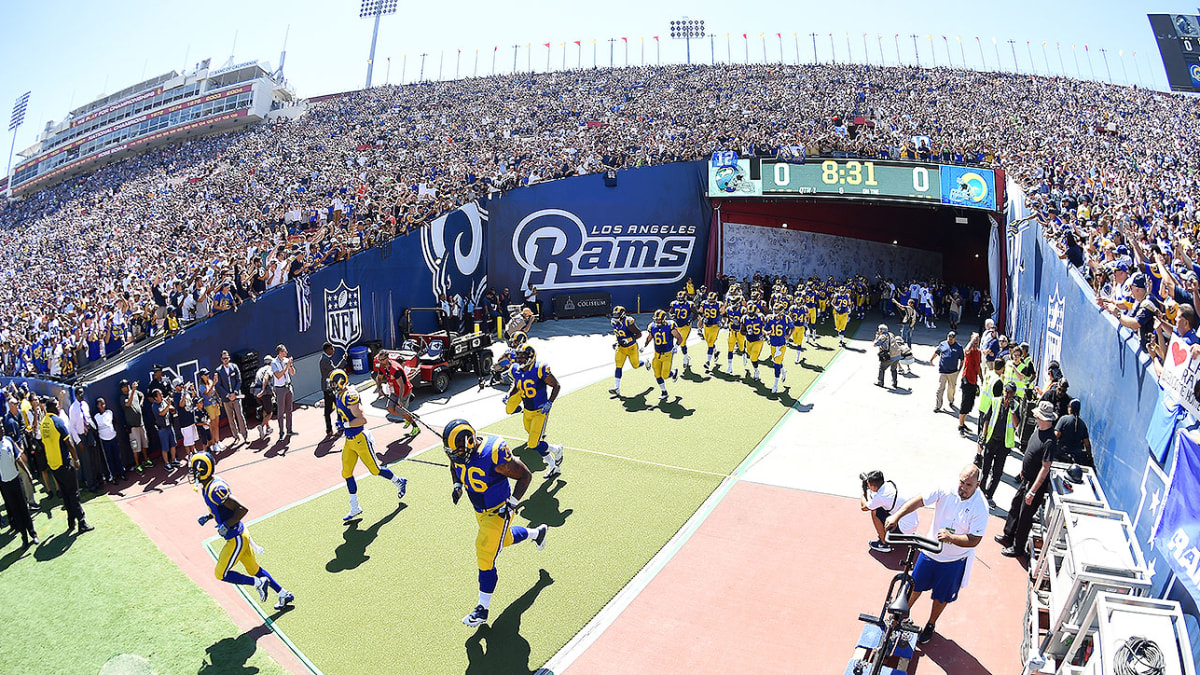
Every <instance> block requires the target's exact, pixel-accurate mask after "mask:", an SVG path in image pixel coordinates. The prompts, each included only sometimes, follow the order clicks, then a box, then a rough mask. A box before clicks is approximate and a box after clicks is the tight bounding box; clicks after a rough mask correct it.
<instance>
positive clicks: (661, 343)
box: [643, 309, 683, 401]
mask: <svg viewBox="0 0 1200 675" xmlns="http://www.w3.org/2000/svg"><path fill="white" fill-rule="evenodd" d="M646 332H647V333H648V334H647V335H646V343H645V345H643V346H649V344H650V343H651V342H653V343H654V358H652V359H651V360H650V369H651V371H652V372H653V373H654V381H655V382H657V383H658V388H659V389H661V390H662V393H661V394H659V396H658V400H660V401H665V400H667V396H668V394H667V385H666V382H665V380H666V379H667V378H668V377H669V378H671V381H672V382H675V381H677V380H678V379H679V371H678V370H675V369H674V368H672V367H671V365H672V361H673V360H674V357H675V349H676V346H677V345H681V344H683V335H682V334H680V332H679V328H678V327H677V326H676V325H675V322H674V321H671V320H670V319H668V318H667V311H666V310H665V309H660V310H658V311H656V312H655V313H654V323H652V324H651V325H650V329H649V330H647V331H646Z"/></svg>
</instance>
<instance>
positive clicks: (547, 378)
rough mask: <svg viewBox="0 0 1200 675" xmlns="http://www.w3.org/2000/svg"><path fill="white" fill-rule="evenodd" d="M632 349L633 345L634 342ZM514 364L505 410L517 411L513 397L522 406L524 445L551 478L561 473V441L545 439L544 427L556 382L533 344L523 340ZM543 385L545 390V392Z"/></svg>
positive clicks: (556, 386)
mask: <svg viewBox="0 0 1200 675" xmlns="http://www.w3.org/2000/svg"><path fill="white" fill-rule="evenodd" d="M634 350H635V351H636V350H637V345H636V344H634ZM516 359H517V362H516V364H514V365H513V367H512V378H513V388H512V389H511V390H509V392H508V399H507V400H508V403H507V404H506V409H507V410H508V412H509V413H510V414H511V413H514V412H516V411H517V406H516V405H514V404H515V402H516V401H517V399H519V400H520V404H521V407H523V408H524V409H525V410H524V412H523V413H522V417H523V418H524V422H525V431H526V432H528V433H529V440H528V441H526V444H525V447H528V448H533V449H534V450H537V453H538V454H539V455H541V456H542V459H543V460H545V461H546V473H545V478H546V479H550V478H554V477H555V476H557V475H558V474H560V473H562V461H563V451H562V446H561V445H557V444H555V445H551V444H549V443H547V442H546V427H547V425H548V424H549V423H550V406H552V405H553V404H554V399H556V398H558V391H559V389H560V386H559V384H558V380H557V379H555V377H554V375H553V374H552V373H551V372H550V366H548V365H546V364H544V363H540V362H539V361H538V360H537V352H536V351H534V349H533V345H531V344H525V345H523V346H522V347H521V348H520V349H518V350H517V353H516ZM547 387H548V388H549V391H548V392H547V390H546V389H547Z"/></svg>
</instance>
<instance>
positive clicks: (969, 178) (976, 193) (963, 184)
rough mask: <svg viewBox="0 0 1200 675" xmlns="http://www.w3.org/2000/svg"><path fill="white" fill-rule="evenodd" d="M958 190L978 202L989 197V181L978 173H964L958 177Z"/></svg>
mask: <svg viewBox="0 0 1200 675" xmlns="http://www.w3.org/2000/svg"><path fill="white" fill-rule="evenodd" d="M958 190H959V191H960V192H961V193H962V194H963V195H965V196H966V197H967V198H968V199H970V200H971V201H973V202H975V203H976V204H978V203H980V202H982V201H983V200H985V199H987V196H988V186H987V181H985V180H984V179H983V176H980V175H979V174H977V173H964V174H963V175H962V176H960V177H959V179H958Z"/></svg>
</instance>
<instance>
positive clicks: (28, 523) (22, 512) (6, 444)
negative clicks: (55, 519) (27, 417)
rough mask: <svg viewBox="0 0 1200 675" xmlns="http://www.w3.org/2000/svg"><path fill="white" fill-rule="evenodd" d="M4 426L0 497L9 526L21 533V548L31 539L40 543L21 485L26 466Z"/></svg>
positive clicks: (0, 451) (1, 449) (26, 545)
mask: <svg viewBox="0 0 1200 675" xmlns="http://www.w3.org/2000/svg"><path fill="white" fill-rule="evenodd" d="M4 427H5V428H4V429H3V431H2V432H0V435H2V437H0V499H3V501H4V511H5V513H6V514H7V515H8V524H9V527H11V528H12V529H13V530H15V531H17V532H20V533H21V548H27V547H28V546H29V544H30V542H31V540H32V543H34V544H38V543H41V542H39V541H38V536H37V532H36V531H34V529H33V516H32V515H30V513H29V504H27V503H26V501H25V491H24V489H22V487H21V472H22V470H25V471H28V467H25V459H24V457H23V456H22V453H21V449H20V448H19V447H17V443H16V442H15V441H14V439H13V438H12V437H11V436H9V435H8V431H9V430H8V425H7V424H6V425H4Z"/></svg>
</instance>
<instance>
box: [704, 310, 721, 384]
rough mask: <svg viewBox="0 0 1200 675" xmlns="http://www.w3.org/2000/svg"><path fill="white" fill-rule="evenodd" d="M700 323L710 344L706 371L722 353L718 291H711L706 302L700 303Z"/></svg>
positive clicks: (707, 342) (705, 341) (705, 366)
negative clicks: (718, 341)
mask: <svg viewBox="0 0 1200 675" xmlns="http://www.w3.org/2000/svg"><path fill="white" fill-rule="evenodd" d="M700 325H701V327H702V328H703V329H704V343H705V344H707V345H708V357H707V358H705V359H704V370H705V372H707V371H708V369H709V368H710V367H711V366H712V362H713V360H714V359H716V360H717V361H718V362H719V361H720V358H721V354H720V352H718V351H717V350H716V349H717V334H718V333H720V332H721V303H720V301H719V300H717V294H716V292H713V291H710V292H709V294H708V297H707V298H705V299H704V302H702V303H700Z"/></svg>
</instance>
